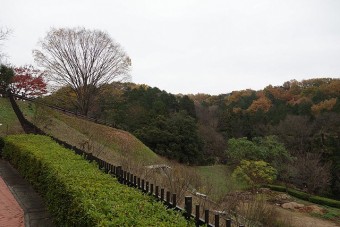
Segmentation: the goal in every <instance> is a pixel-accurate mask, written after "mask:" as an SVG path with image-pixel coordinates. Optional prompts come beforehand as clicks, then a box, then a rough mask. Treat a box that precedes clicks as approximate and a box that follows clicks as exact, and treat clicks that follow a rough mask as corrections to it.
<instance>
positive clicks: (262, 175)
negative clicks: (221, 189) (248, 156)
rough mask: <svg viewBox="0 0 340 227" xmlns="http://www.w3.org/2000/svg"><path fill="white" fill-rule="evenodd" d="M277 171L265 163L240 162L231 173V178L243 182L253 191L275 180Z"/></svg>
mask: <svg viewBox="0 0 340 227" xmlns="http://www.w3.org/2000/svg"><path fill="white" fill-rule="evenodd" d="M276 175H277V171H276V169H275V168H274V167H272V166H270V165H269V164H268V163H267V162H265V161H262V160H260V161H248V160H242V161H241V163H240V165H239V166H237V167H236V169H235V170H234V172H233V173H232V177H233V178H234V179H236V180H240V181H241V182H245V183H247V184H248V185H250V186H251V187H252V188H253V189H254V188H256V187H259V186H260V185H261V184H266V183H271V182H273V181H274V180H275V179H276Z"/></svg>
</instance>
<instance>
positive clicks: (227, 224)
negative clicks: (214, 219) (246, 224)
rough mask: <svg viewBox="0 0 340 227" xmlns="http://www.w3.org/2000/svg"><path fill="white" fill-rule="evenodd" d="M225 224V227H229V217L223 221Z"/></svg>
mask: <svg viewBox="0 0 340 227" xmlns="http://www.w3.org/2000/svg"><path fill="white" fill-rule="evenodd" d="M225 226H226V227H231V219H230V218H228V219H227V220H226V221H225Z"/></svg>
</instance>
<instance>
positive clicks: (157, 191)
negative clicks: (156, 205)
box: [155, 186, 159, 199]
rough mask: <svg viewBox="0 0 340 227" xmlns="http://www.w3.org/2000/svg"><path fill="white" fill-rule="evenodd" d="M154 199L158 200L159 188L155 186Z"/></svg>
mask: <svg viewBox="0 0 340 227" xmlns="http://www.w3.org/2000/svg"><path fill="white" fill-rule="evenodd" d="M155 196H156V198H157V199H159V186H156V194H155Z"/></svg>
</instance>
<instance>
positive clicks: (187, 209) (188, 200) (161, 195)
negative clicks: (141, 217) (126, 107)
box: [8, 94, 244, 227]
mask: <svg viewBox="0 0 340 227" xmlns="http://www.w3.org/2000/svg"><path fill="white" fill-rule="evenodd" d="M8 96H9V99H10V102H11V104H12V107H13V110H14V112H15V114H16V115H17V117H18V119H19V122H20V124H21V125H22V127H23V129H24V131H25V132H26V133H34V134H40V135H46V136H49V137H51V138H52V139H53V140H55V141H56V142H57V143H58V144H60V145H62V146H64V147H65V148H67V149H70V150H73V151H74V152H75V153H76V154H78V155H81V156H83V157H84V158H85V159H86V160H88V161H90V162H96V163H97V164H98V168H99V169H100V170H102V171H104V172H105V173H107V174H110V175H111V176H112V177H115V178H117V180H118V182H119V183H121V184H124V185H126V186H128V187H133V188H136V189H139V190H140V191H142V192H143V193H145V194H147V195H150V196H153V197H155V198H156V199H157V200H158V201H160V202H162V203H163V204H164V205H165V206H166V207H168V208H169V209H174V210H177V211H179V212H182V214H183V216H184V217H185V218H186V219H188V220H192V221H194V222H195V224H196V226H216V227H219V226H226V227H231V226H238V227H244V225H242V224H238V223H237V222H236V221H233V220H232V219H231V218H225V217H224V216H221V215H220V214H219V213H218V212H216V211H215V212H214V211H210V210H209V209H205V210H204V212H203V213H204V217H203V218H202V217H201V213H202V210H201V207H200V205H195V206H193V198H192V196H185V200H184V208H182V207H180V206H179V205H178V204H177V196H176V194H172V193H171V192H170V191H166V190H165V189H164V188H162V187H160V186H158V185H154V184H153V183H151V182H149V181H145V180H144V179H142V178H140V177H138V176H136V175H134V174H133V173H130V172H128V171H126V170H124V169H123V167H122V166H115V165H112V164H110V163H108V162H106V161H104V160H102V159H99V158H98V157H96V156H93V155H92V153H88V152H85V151H84V150H81V149H79V148H77V147H76V146H72V145H70V144H68V143H66V142H65V141H61V140H59V139H58V138H55V137H53V136H51V135H47V134H46V133H45V132H43V131H42V130H41V129H39V128H38V127H37V126H35V125H34V124H32V123H31V122H29V121H28V120H27V119H26V118H25V117H24V115H23V114H22V112H21V110H20V108H19V107H18V105H17V103H16V102H15V99H14V97H16V98H19V99H24V100H27V101H32V99H28V98H25V97H21V96H18V95H12V94H8ZM48 107H50V108H53V109H56V108H55V107H51V106H48ZM58 110H60V111H63V112H64V110H63V109H61V108H58ZM72 114H74V113H72ZM95 122H97V121H95Z"/></svg>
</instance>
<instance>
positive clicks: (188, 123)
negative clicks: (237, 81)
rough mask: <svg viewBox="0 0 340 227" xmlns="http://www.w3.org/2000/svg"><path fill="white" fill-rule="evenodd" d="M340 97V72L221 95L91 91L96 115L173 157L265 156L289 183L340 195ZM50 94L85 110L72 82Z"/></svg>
mask: <svg viewBox="0 0 340 227" xmlns="http://www.w3.org/2000/svg"><path fill="white" fill-rule="evenodd" d="M339 97H340V79H331V78H320V79H309V80H303V81H296V80H291V81H288V82H285V83H284V84H283V85H282V86H271V85H269V86H267V87H265V88H264V89H263V90H258V91H255V90H250V89H247V90H242V91H233V92H231V93H228V94H221V95H217V96H214V95H208V94H195V95H193V94H189V95H182V94H177V95H174V94H170V93H168V92H166V91H162V90H160V89H159V88H156V87H149V86H147V85H138V84H133V83H117V82H115V83H111V84H105V85H103V86H102V87H101V88H100V89H98V90H97V92H96V93H95V94H93V95H92V96H91V99H92V100H91V103H92V105H91V107H90V109H89V113H88V115H89V116H91V117H94V118H97V119H100V120H103V121H105V122H107V123H108V124H110V125H111V126H114V127H116V128H120V129H124V130H127V131H129V132H131V133H133V134H134V135H135V136H137V137H138V138H139V139H140V140H142V141H143V142H144V143H145V144H146V145H147V146H149V147H150V148H151V149H152V150H153V151H155V152H156V153H158V154H160V155H162V156H165V157H167V158H169V159H176V160H178V161H180V162H182V163H186V164H189V165H213V164H221V163H222V164H228V165H231V166H234V167H236V166H239V165H240V164H241V163H242V160H250V161H259V160H261V161H265V162H266V163H268V164H270V166H273V167H274V168H275V170H276V171H277V179H278V180H280V181H281V182H284V183H285V184H293V185H295V186H297V187H299V188H300V189H303V190H306V191H308V192H309V193H315V194H321V195H326V196H328V197H333V198H337V199H339V195H340V100H339ZM43 99H44V101H45V102H47V103H49V104H52V105H56V106H59V107H63V108H66V109H69V110H72V111H78V110H77V108H76V105H74V103H75V102H76V94H74V92H72V89H70V88H69V87H63V88H61V89H59V90H58V91H56V92H55V93H53V94H52V95H50V96H47V97H45V98H43ZM297 163H298V165H297Z"/></svg>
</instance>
